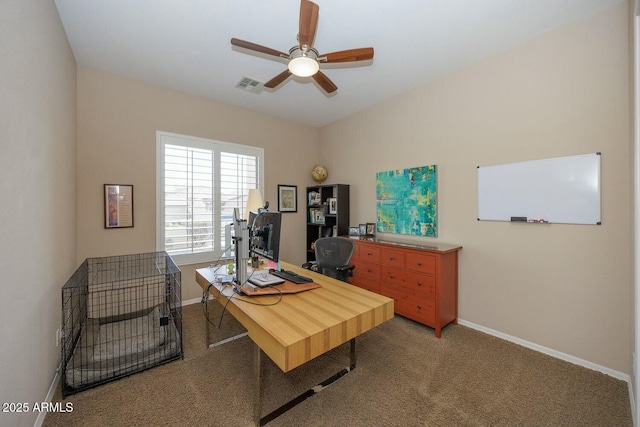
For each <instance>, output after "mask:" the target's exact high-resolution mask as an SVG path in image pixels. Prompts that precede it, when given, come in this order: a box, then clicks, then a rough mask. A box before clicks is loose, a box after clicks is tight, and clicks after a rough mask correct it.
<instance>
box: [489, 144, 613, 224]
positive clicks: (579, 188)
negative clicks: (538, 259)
mask: <svg viewBox="0 0 640 427" xmlns="http://www.w3.org/2000/svg"><path fill="white" fill-rule="evenodd" d="M600 158H601V156H600V153H591V154H581V155H577V156H567V157H556V158H552V159H543V160H532V161H526V162H516V163H506V164H502V165H493V166H478V168H477V185H478V220H488V221H511V220H512V217H520V220H522V219H524V218H527V219H528V220H531V219H537V220H540V219H544V220H545V221H548V222H550V223H554V222H555V223H568V224H600V223H601V221H602V220H601V216H600Z"/></svg>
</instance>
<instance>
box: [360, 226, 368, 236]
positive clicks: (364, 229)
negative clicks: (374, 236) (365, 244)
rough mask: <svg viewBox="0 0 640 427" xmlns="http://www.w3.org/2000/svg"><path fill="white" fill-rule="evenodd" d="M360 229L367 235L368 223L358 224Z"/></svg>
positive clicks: (363, 234)
mask: <svg viewBox="0 0 640 427" xmlns="http://www.w3.org/2000/svg"><path fill="white" fill-rule="evenodd" d="M358 231H359V233H360V235H361V236H366V235H367V224H360V225H359V226H358Z"/></svg>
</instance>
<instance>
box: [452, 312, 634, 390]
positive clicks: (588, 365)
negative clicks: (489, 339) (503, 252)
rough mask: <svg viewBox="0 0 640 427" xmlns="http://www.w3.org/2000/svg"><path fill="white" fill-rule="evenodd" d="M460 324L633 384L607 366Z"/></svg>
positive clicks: (460, 321) (626, 376) (474, 326)
mask: <svg viewBox="0 0 640 427" xmlns="http://www.w3.org/2000/svg"><path fill="white" fill-rule="evenodd" d="M458 323H459V324H461V325H463V326H467V327H469V328H471V329H475V330H478V331H480V332H484V333H485V334H489V335H493V336H495V337H498V338H501V339H503V340H506V341H511V342H512V343H515V344H518V345H521V346H523V347H527V348H530V349H531V350H535V351H538V352H540V353H544V354H546V355H548V356H552V357H555V358H557V359H561V360H564V361H567V362H569V363H573V364H574V365H580V366H583V367H585V368H587V369H591V370H593V371H598V372H602V373H603V374H606V375H609V376H610V377H613V378H616V379H619V380H622V381H626V382H627V383H628V384H631V377H630V376H629V375H627V374H624V373H622V372H618V371H616V370H613V369H610V368H607V367H606V366H602V365H598V364H596V363H592V362H589V361H588V360H584V359H580V358H578V357H575V356H571V355H570V354H566V353H562V352H560V351H557V350H554V349H551V348H548V347H544V346H541V345H538V344H535V343H532V342H529V341H525V340H523V339H520V338H516V337H514V336H511V335H507V334H505V333H502V332H500V331H496V330H494V329H490V328H487V327H484V326H482V325H478V324H475V323H473V322H468V321H466V320H462V319H458Z"/></svg>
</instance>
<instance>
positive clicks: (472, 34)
mask: <svg viewBox="0 0 640 427" xmlns="http://www.w3.org/2000/svg"><path fill="white" fill-rule="evenodd" d="M621 1H624V0H348V1H344V0H315V2H316V3H317V4H318V5H319V6H320V12H319V19H318V29H317V32H316V38H315V43H314V47H315V48H316V49H317V50H318V51H319V52H320V54H322V53H328V52H333V51H338V50H346V49H353V48H359V47H369V46H370V47H373V48H374V49H375V57H374V59H373V61H368V62H366V63H365V64H362V65H360V64H358V66H355V67H349V68H347V67H344V65H324V66H322V67H321V70H322V71H323V72H324V73H325V74H326V75H327V76H328V77H329V78H330V79H331V80H332V81H333V82H334V83H335V84H336V85H337V86H338V91H337V92H336V93H334V94H333V96H328V95H326V94H325V93H324V92H322V91H321V90H320V88H319V87H318V86H317V85H316V83H315V82H314V81H313V79H311V78H306V79H300V78H297V77H296V78H290V79H289V80H287V81H286V82H285V83H283V84H282V85H280V86H279V87H278V88H277V89H275V90H271V89H266V90H264V91H263V92H262V93H260V94H254V93H250V92H245V91H242V90H240V89H237V88H235V85H236V83H238V81H239V80H240V79H241V78H242V77H245V76H246V77H250V78H253V79H256V80H259V81H261V82H266V81H268V80H270V79H271V78H272V77H274V76H276V75H277V74H279V73H280V72H282V71H284V70H285V68H286V61H284V60H279V59H277V58H275V57H272V56H266V55H260V54H254V53H250V52H248V51H246V50H244V51H243V50H242V49H238V48H235V47H234V48H233V49H232V47H231V44H230V42H229V40H230V39H231V38H232V37H236V38H239V39H243V40H246V41H250V42H254V43H257V44H260V45H263V46H266V47H270V48H273V49H276V50H279V51H283V52H288V51H289V49H290V48H291V47H292V46H294V45H296V44H297V41H296V35H297V33H298V17H299V8H300V2H299V0H55V3H56V5H57V7H58V11H59V13H60V17H61V19H62V23H63V25H64V28H65V30H66V33H67V37H68V38H69V42H70V44H71V48H72V49H73V53H74V55H75V59H76V61H77V63H78V64H81V65H86V66H90V67H95V68H99V69H102V70H106V71H110V72H113V73H116V74H120V75H122V76H126V77H130V78H133V79H138V80H143V81H147V82H150V83H154V84H158V85H161V86H165V87H168V88H172V89H176V90H180V91H184V92H188V93H191V94H194V95H198V96H202V97H205V98H209V99H213V100H216V101H220V102H224V103H226V104H231V105H235V106H239V107H244V108H247V109H250V110H254V111H259V112H263V113H268V114H272V115H275V116H278V117H282V118H285V119H289V120H292V121H296V122H300V123H305V124H308V125H312V126H316V127H319V126H323V125H326V124H329V123H331V122H333V121H335V120H339V119H341V118H343V117H346V116H348V115H350V114H352V113H354V112H356V111H359V110H362V109H364V108H366V107H369V106H371V105H374V104H376V103H378V102H380V101H383V100H385V99H387V98H390V97H392V96H394V95H397V94H399V93H402V92H406V91H408V90H411V89H412V88H415V87H417V86H421V85H424V84H425V83H427V82H429V81H432V80H434V79H437V78H438V77H441V76H443V75H446V74H448V73H451V72H454V71H456V70H459V69H462V68H464V67H467V66H469V65H471V64H473V63H474V62H477V61H480V60H482V59H484V58H486V57H488V56H491V55H494V54H496V53H498V52H501V51H504V50H507V49H510V48H512V47H514V46H516V45H518V44H521V43H523V42H525V41H527V40H530V39H532V38H534V37H536V36H538V35H540V34H542V33H544V32H547V31H549V30H552V29H554V28H557V27H560V26H563V25H565V24H567V23H569V22H571V21H575V20H577V19H580V18H582V17H584V16H587V15H590V14H592V13H594V12H596V11H598V10H601V9H603V8H607V7H609V6H612V5H613V4H616V3H620V2H621ZM352 65H355V64H352Z"/></svg>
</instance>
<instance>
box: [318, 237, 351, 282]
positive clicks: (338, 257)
mask: <svg viewBox="0 0 640 427" xmlns="http://www.w3.org/2000/svg"><path fill="white" fill-rule="evenodd" d="M354 248H355V246H354V244H353V242H352V241H351V240H349V239H345V238H343V237H321V238H320V239H318V240H316V243H315V252H316V268H317V271H318V273H321V274H324V275H325V276H329V277H333V278H334V279H338V280H342V281H343V282H347V283H348V282H349V277H350V276H352V275H353V269H354V268H355V266H354V265H351V264H349V261H351V256H352V255H353V250H354Z"/></svg>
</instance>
